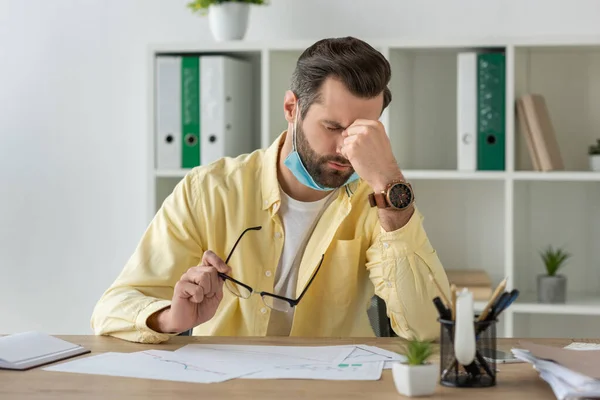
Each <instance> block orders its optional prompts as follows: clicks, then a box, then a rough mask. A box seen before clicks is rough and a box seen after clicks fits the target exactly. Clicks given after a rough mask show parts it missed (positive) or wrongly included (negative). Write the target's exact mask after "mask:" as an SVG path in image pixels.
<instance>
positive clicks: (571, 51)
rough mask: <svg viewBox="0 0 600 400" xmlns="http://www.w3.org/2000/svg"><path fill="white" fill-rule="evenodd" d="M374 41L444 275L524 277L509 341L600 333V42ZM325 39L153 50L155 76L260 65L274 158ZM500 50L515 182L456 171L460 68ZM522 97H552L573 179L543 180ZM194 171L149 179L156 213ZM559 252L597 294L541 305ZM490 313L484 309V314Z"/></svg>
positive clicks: (576, 285)
mask: <svg viewBox="0 0 600 400" xmlns="http://www.w3.org/2000/svg"><path fill="white" fill-rule="evenodd" d="M373 39H374V40H367V41H368V42H369V43H370V44H371V45H372V46H374V47H375V48H376V49H378V50H380V51H381V52H382V54H383V55H384V56H385V57H386V58H387V59H388V60H389V61H390V64H391V68H392V78H391V82H390V88H391V90H392V93H393V101H392V103H391V104H390V107H389V108H388V109H386V110H385V112H384V114H383V115H382V117H381V120H382V122H383V123H384V124H385V127H386V132H387V133H388V135H389V138H390V142H391V145H392V151H393V152H394V155H395V156H396V159H397V160H398V162H399V164H400V168H401V169H402V172H403V173H404V175H405V176H406V178H407V179H408V180H409V181H411V182H412V184H413V186H414V187H415V193H416V198H417V201H418V204H419V208H420V211H421V212H422V213H423V214H424V217H425V220H424V226H425V229H426V231H427V235H428V238H429V239H430V241H431V243H432V245H433V247H434V248H435V249H436V251H437V253H438V255H439V257H440V260H441V262H442V264H443V265H444V267H445V268H448V269H452V268H457V269H459V268H460V269H463V268H467V269H483V270H485V271H486V272H488V274H489V275H490V278H491V279H492V282H493V284H494V287H495V285H496V284H497V283H498V282H500V281H501V280H502V279H503V278H504V277H505V276H510V277H512V281H511V284H512V285H513V286H514V287H515V288H518V289H519V290H521V292H522V293H523V294H522V295H521V297H520V298H519V299H518V300H517V302H516V303H515V304H513V305H512V306H511V307H510V308H509V309H508V310H507V311H506V312H505V313H503V315H502V316H501V319H502V321H503V322H502V324H499V326H498V334H499V335H501V332H504V334H505V335H507V336H508V337H511V336H514V335H516V336H519V335H524V336H529V335H533V336H540V335H544V334H548V335H565V336H572V335H573V334H578V333H579V332H592V333H593V332H597V331H599V329H600V319H598V318H589V317H588V316H590V315H594V316H595V315H600V269H599V268H598V261H597V260H598V258H597V256H596V253H597V243H598V242H599V241H600V224H598V221H600V207H598V200H599V199H600V185H598V184H596V182H600V172H594V171H589V170H588V169H589V162H588V156H587V148H588V146H589V145H590V144H592V143H594V142H595V141H596V139H597V137H598V132H600V114H599V113H598V112H597V111H596V110H597V109H598V107H599V106H600V36H585V37H582V36H557V37H544V38H534V37H493V38H490V37H487V38H486V37H462V38H460V37H438V38H373ZM315 41H316V39H315V40H279V39H275V40H266V41H232V42H221V43H212V42H208V43H207V42H201V41H200V42H198V41H192V42H189V43H165V44H160V43H159V44H155V45H152V46H150V48H149V53H150V55H151V59H150V61H151V63H150V68H151V71H152V68H153V64H152V62H153V57H155V56H156V55H157V54H229V55H231V56H234V57H238V58H239V57H241V58H244V59H246V60H249V61H251V62H252V64H253V66H254V67H255V70H254V83H255V90H256V95H255V101H254V103H255V109H254V112H255V115H256V121H255V124H253V126H252V127H251V131H252V133H251V134H252V136H253V137H254V139H255V147H256V148H263V149H264V148H266V147H268V146H269V145H271V144H272V142H273V140H274V139H275V138H276V137H277V136H278V135H279V134H280V133H281V132H282V131H283V130H284V129H286V128H287V121H286V120H285V118H284V115H283V109H282V101H283V96H284V94H285V91H286V90H287V89H288V88H289V83H290V76H291V74H292V71H293V70H294V67H295V66H296V62H297V59H298V57H299V56H300V54H302V52H303V51H304V50H305V49H306V48H307V47H309V46H310V45H312V44H313V43H314V42H315ZM491 48H495V49H502V50H504V51H505V54H506V65H507V70H506V96H507V97H506V110H507V112H506V115H505V128H506V154H505V166H506V170H501V171H478V170H475V171H466V170H458V166H459V165H460V163H459V162H458V154H457V145H458V136H457V133H456V130H457V118H456V112H457V87H458V86H457V84H458V78H457V72H458V71H457V58H456V57H457V54H459V53H460V52H463V51H476V50H483V49H491ZM150 76H152V74H150ZM154 84H155V82H153V81H150V82H149V85H150V86H152V85H154ZM150 92H151V93H153V91H152V90H150ZM524 93H539V94H542V95H544V97H545V98H546V100H547V104H548V107H549V112H550V116H551V119H552V123H553V125H554V128H555V132H556V135H557V141H558V144H559V147H560V150H561V154H562V157H563V160H564V167H565V168H564V170H560V171H548V172H542V171H535V170H534V168H533V166H532V162H531V157H530V154H529V151H528V146H527V143H526V141H525V138H524V136H523V135H522V133H521V129H520V128H521V127H520V125H519V123H518V121H517V118H516V115H515V114H514V113H513V112H511V107H512V106H513V105H514V104H513V103H514V101H515V100H516V98H517V97H518V96H520V95H522V94H524ZM151 114H152V111H151ZM151 124H154V115H152V118H151ZM152 126H153V125H152ZM153 129H154V128H152V129H151V130H150V131H151V132H153ZM151 134H152V135H153V133H151ZM152 137H154V136H152ZM151 150H152V151H151V153H150V156H151V157H155V149H154V148H153V147H152V148H151ZM175 165H178V164H175ZM190 171H191V169H177V168H173V169H171V168H169V167H167V168H166V169H165V168H160V166H153V167H152V168H151V169H150V171H149V173H150V175H151V177H152V180H151V185H152V188H151V196H152V202H153V204H152V205H153V208H152V210H151V212H152V214H153V213H154V212H156V210H157V209H158V207H159V206H160V205H161V204H162V202H163V201H164V199H165V198H167V197H168V196H169V195H170V194H171V193H172V191H173V188H174V186H175V185H176V184H177V183H178V182H179V181H180V180H181V179H182V178H184V177H185V176H186V174H188V173H189V172H190ZM549 244H552V245H554V246H564V247H565V248H566V249H567V250H568V251H569V252H571V253H572V254H573V257H572V259H570V260H569V265H568V266H567V267H566V268H565V269H564V270H563V273H564V274H565V275H566V276H567V278H568V283H567V285H568V286H567V288H568V291H569V292H572V293H590V295H579V296H577V295H574V294H573V295H569V296H568V297H567V299H568V302H567V303H566V304H538V303H537V301H536V296H535V289H536V277H537V275H538V274H539V273H541V272H542V271H543V265H542V262H541V259H540V256H539V253H538V251H539V250H541V249H543V248H544V247H546V246H547V245H549ZM525 293H527V294H528V295H524V294H525ZM486 304H487V301H476V302H475V310H476V311H477V312H481V311H482V310H483V308H484V306H485V305H486ZM592 320H598V321H597V322H594V321H592ZM501 325H503V326H501Z"/></svg>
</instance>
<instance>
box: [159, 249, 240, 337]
mask: <svg viewBox="0 0 600 400" xmlns="http://www.w3.org/2000/svg"><path fill="white" fill-rule="evenodd" d="M219 273H222V274H230V273H231V268H230V267H229V266H227V264H226V263H225V262H224V261H223V260H221V259H220V258H219V257H218V256H217V255H216V254H215V253H213V252H212V251H206V252H205V253H204V255H203V256H202V262H201V264H200V265H199V266H196V267H191V268H190V269H188V270H187V271H186V273H185V274H183V275H182V276H181V279H179V281H178V282H177V283H176V284H175V290H174V293H173V300H172V302H171V306H170V307H169V308H166V309H164V310H162V311H160V312H158V313H155V314H153V315H152V316H151V317H150V318H149V319H148V327H149V328H150V329H152V330H154V331H156V332H165V333H179V332H184V331H187V330H188V329H191V328H194V327H195V326H197V325H200V324H203V323H205V322H206V321H209V320H210V319H211V318H212V317H213V316H214V315H215V312H216V311H217V308H218V307H219V304H220V303H221V300H222V299H223V284H224V282H225V281H224V280H223V279H222V278H221V277H219Z"/></svg>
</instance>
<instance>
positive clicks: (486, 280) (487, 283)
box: [446, 269, 493, 301]
mask: <svg viewBox="0 0 600 400" xmlns="http://www.w3.org/2000/svg"><path fill="white" fill-rule="evenodd" d="M446 275H447V276H448V280H449V281H450V284H451V285H452V284H454V285H456V287H457V288H458V289H462V288H467V289H468V290H469V291H470V292H471V293H473V300H474V301H487V300H488V299H489V298H490V297H491V296H492V290H493V289H492V280H491V279H490V276H489V275H488V274H487V272H485V271H483V270H479V269H472V270H467V269H450V270H446Z"/></svg>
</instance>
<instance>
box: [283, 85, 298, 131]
mask: <svg viewBox="0 0 600 400" xmlns="http://www.w3.org/2000/svg"><path fill="white" fill-rule="evenodd" d="M297 105H298V100H297V99H296V95H295V94H294V92H292V91H291V90H287V91H286V92H285V96H284V97H283V114H284V116H285V119H286V120H287V121H288V122H289V123H291V124H293V123H294V116H295V112H296V110H297V109H298V107H297Z"/></svg>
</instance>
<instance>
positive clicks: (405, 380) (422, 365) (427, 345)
mask: <svg viewBox="0 0 600 400" xmlns="http://www.w3.org/2000/svg"><path fill="white" fill-rule="evenodd" d="M432 352H433V345H432V344H431V342H427V341H419V340H411V341H409V342H408V344H407V345H406V351H405V356H406V361H405V362H397V363H394V364H393V365H392V375H393V377H394V384H395V385H396V390H398V393H400V394H401V395H404V396H411V397H412V396H426V395H430V394H432V393H433V392H435V387H436V384H437V380H438V366H437V364H433V363H431V362H429V357H430V356H431V354H432Z"/></svg>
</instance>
